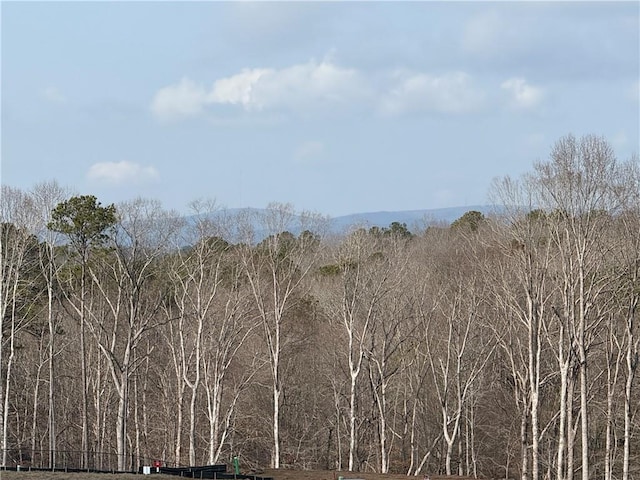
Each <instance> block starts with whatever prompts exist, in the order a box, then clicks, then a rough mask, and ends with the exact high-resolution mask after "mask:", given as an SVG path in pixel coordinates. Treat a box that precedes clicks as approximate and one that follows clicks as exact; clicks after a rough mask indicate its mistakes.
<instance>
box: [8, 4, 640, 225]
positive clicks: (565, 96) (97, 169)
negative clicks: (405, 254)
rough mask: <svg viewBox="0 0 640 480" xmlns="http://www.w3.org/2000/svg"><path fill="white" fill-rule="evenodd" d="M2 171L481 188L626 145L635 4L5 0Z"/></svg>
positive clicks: (171, 183)
mask: <svg viewBox="0 0 640 480" xmlns="http://www.w3.org/2000/svg"><path fill="white" fill-rule="evenodd" d="M0 8H1V9H2V10H1V21H2V25H1V26H2V125H1V132H2V169H1V173H2V183H3V184H8V185H11V186H14V187H20V188H24V189H29V188H31V187H33V186H34V185H35V184H36V183H38V182H41V181H47V180H53V179H56V180H57V181H58V182H59V183H60V184H62V185H64V186H68V187H71V188H73V189H74V191H75V192H76V193H78V194H93V195H96V196H97V197H98V198H99V200H100V201H102V202H103V203H111V202H119V201H121V200H128V199H132V198H134V197H137V196H142V197H146V198H153V199H158V200H160V201H161V202H162V203H163V205H164V206H165V207H166V208H171V209H176V210H179V211H182V212H186V211H187V205H188V203H189V202H191V201H193V200H196V199H199V198H212V199H215V200H216V201H217V203H218V204H219V205H220V206H224V207H230V208H232V207H246V206H251V207H264V206H266V205H267V204H268V203H269V202H272V201H276V202H289V203H292V204H293V205H294V206H295V207H296V209H298V210H312V211H316V212H320V213H323V214H327V215H331V216H338V215H342V214H348V213H355V212H370V211H383V210H385V211H394V210H416V209H427V208H440V207H453V206H465V205H476V204H483V203H486V202H487V191H488V188H489V185H490V182H491V180H492V178H494V177H496V176H503V175H512V176H517V175H520V174H521V173H523V172H527V171H530V170H531V167H532V164H533V162H534V161H536V160H540V159H545V158H547V156H548V153H549V151H550V148H551V146H552V145H553V143H554V142H555V141H556V140H557V139H558V138H560V137H562V136H564V135H566V134H568V133H573V134H575V135H577V136H580V135H583V134H589V133H595V134H598V135H603V136H605V137H606V138H607V139H608V140H609V141H610V142H611V144H612V145H613V146H614V148H615V150H616V153H617V154H618V157H619V158H621V159H628V158H629V157H630V156H631V155H632V154H634V153H638V152H639V151H640V148H639V142H640V141H639V131H640V121H639V117H640V114H639V109H640V103H639V92H640V83H639V78H640V74H639V72H640V63H639V62H640V60H639V59H640V52H639V50H640V33H639V24H640V16H639V12H640V3H638V2H624V3H613V2H603V3H595V2H566V3H559V2H555V3H553V2H551V3H543V2H498V3H489V2H486V3H485V2H473V3H466V2H465V3H463V2H313V3H311V2H281V3H270V2H190V3H179V2H68V3H58V2H41V3H35V2H6V1H3V2H1V6H0Z"/></svg>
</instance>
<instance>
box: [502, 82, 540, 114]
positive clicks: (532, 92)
mask: <svg viewBox="0 0 640 480" xmlns="http://www.w3.org/2000/svg"><path fill="white" fill-rule="evenodd" d="M500 88H502V89H503V90H506V91H507V92H509V94H510V103H511V106H512V107H515V108H522V109H527V108H533V107H535V106H537V105H539V104H540V102H541V101H542V99H543V98H544V91H543V90H542V89H541V88H539V87H534V86H533V85H529V84H528V83H527V81H526V80H525V79H524V78H521V77H513V78H509V79H508V80H505V81H504V82H502V84H501V85H500Z"/></svg>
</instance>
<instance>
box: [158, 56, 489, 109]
mask: <svg viewBox="0 0 640 480" xmlns="http://www.w3.org/2000/svg"><path fill="white" fill-rule="evenodd" d="M484 97H485V95H484V92H483V91H482V90H481V89H480V88H479V87H477V86H476V85H475V84H474V82H473V79H472V78H471V76H470V75H469V74H467V73H465V72H450V73H443V74H439V75H432V74H429V73H424V72H411V71H395V72H393V73H391V74H384V73H383V74H380V75H377V76H376V75H365V74H364V73H363V72H361V71H359V70H357V69H353V68H345V67H342V66H339V65H336V64H335V63H333V62H332V61H330V60H323V61H322V62H316V61H314V60H311V61H309V62H307V63H301V64H296V65H292V66H289V67H286V68H282V69H274V68H254V69H244V70H242V71H241V72H240V73H237V74H235V75H231V76H228V77H223V78H219V79H217V80H215V81H214V82H213V84H212V86H211V88H209V89H207V88H205V87H203V86H202V85H198V84H196V83H194V82H193V81H191V80H189V79H188V78H186V77H185V78H183V79H182V80H181V81H180V82H179V83H177V84H175V85H170V86H167V87H164V88H161V89H160V90H158V92H157V93H156V95H155V96H154V98H153V101H152V103H151V110H152V112H153V113H154V115H155V116H156V117H157V118H159V119H160V120H180V119H182V118H185V117H189V116H196V115H199V114H201V113H203V112H204V111H205V109H206V108H207V107H209V108H215V106H216V105H218V106H222V105H226V106H232V107H237V108H239V109H241V110H242V111H244V112H263V111H284V112H295V113H306V112H309V111H317V110H325V111H326V110H329V109H336V108H362V107H364V108H367V109H369V110H370V111H373V112H379V113H383V114H388V115H399V114H403V113H412V112H435V113H446V114H464V113H468V112H470V111H474V110H477V109H478V108H479V107H480V106H481V105H482V104H483V102H484Z"/></svg>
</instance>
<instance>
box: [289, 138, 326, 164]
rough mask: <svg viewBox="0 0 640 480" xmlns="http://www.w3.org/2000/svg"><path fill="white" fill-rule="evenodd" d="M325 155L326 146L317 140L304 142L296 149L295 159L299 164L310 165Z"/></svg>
mask: <svg viewBox="0 0 640 480" xmlns="http://www.w3.org/2000/svg"><path fill="white" fill-rule="evenodd" d="M323 153H324V144H323V143H322V142H318V141H315V140H312V141H308V142H304V143H302V144H301V145H299V146H298V148H296V150H295V152H294V153H293V158H294V160H296V162H298V163H310V162H312V161H313V160H315V159H317V158H318V157H320V156H322V154H323Z"/></svg>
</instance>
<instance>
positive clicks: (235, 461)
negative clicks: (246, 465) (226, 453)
mask: <svg viewBox="0 0 640 480" xmlns="http://www.w3.org/2000/svg"><path fill="white" fill-rule="evenodd" d="M233 472H234V473H235V474H236V475H238V474H239V473H240V459H239V458H238V456H237V455H236V456H235V457H233Z"/></svg>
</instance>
